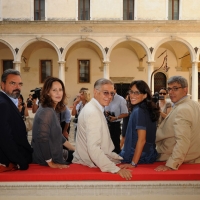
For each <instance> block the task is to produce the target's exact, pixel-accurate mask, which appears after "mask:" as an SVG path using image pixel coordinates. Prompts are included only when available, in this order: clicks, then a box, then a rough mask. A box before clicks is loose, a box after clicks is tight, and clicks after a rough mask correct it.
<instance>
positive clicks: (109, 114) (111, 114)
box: [106, 111, 115, 122]
mask: <svg viewBox="0 0 200 200" xmlns="http://www.w3.org/2000/svg"><path fill="white" fill-rule="evenodd" d="M111 116H112V117H115V113H114V112H110V111H107V112H106V119H107V121H108V122H110V119H111Z"/></svg>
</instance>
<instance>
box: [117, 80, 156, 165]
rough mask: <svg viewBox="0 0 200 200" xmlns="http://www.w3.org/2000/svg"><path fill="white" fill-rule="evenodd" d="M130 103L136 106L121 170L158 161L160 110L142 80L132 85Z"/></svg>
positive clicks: (128, 131)
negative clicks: (157, 146) (157, 137)
mask: <svg viewBox="0 0 200 200" xmlns="http://www.w3.org/2000/svg"><path fill="white" fill-rule="evenodd" d="M129 94H130V101H131V104H132V105H134V108H133V110H132V112H131V115H130V118H129V122H128V126H127V130H126V138H125V143H124V148H123V149H122V151H121V153H120V156H122V157H123V160H122V163H127V164H123V165H121V166H120V167H121V168H129V167H136V166H137V164H141V163H153V162H154V161H156V157H157V152H156V149H155V148H156V145H155V138H156V122H157V120H158V118H159V108H157V107H156V104H155V103H154V102H153V101H152V95H151V91H150V89H149V86H148V85H147V84H146V83H145V82H144V81H142V80H138V81H133V82H132V83H131V84H130V90H129Z"/></svg>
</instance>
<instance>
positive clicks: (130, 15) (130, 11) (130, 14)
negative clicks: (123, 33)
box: [123, 0, 134, 20]
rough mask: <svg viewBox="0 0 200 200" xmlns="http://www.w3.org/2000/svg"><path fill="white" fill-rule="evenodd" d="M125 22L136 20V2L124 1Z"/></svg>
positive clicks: (131, 0) (132, 0)
mask: <svg viewBox="0 0 200 200" xmlns="http://www.w3.org/2000/svg"><path fill="white" fill-rule="evenodd" d="M123 20H134V0H124V1H123Z"/></svg>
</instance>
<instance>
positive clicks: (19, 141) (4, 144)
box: [0, 91, 32, 170]
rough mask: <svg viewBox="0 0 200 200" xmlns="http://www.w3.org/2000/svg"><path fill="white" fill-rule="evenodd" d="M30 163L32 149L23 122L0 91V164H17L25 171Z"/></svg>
mask: <svg viewBox="0 0 200 200" xmlns="http://www.w3.org/2000/svg"><path fill="white" fill-rule="evenodd" d="M31 162H32V148H31V146H30V144H29V143H28V140H27V133H26V127H25V124H24V121H23V119H22V117H21V115H20V113H19V111H18V109H17V107H16V106H15V105H14V103H13V102H12V101H11V99H10V98H9V97H8V96H7V95H5V94H4V93H3V92H1V91H0V163H1V164H5V165H6V166H8V165H9V163H13V164H18V165H19V166H20V169H21V170H25V169H28V164H29V163H31Z"/></svg>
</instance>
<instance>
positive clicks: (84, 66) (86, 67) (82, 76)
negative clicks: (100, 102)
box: [78, 60, 90, 83]
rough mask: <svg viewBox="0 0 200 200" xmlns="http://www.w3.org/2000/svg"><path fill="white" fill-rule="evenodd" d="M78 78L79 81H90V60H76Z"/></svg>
mask: <svg viewBox="0 0 200 200" xmlns="http://www.w3.org/2000/svg"><path fill="white" fill-rule="evenodd" d="M78 80H79V83H89V82H90V61H89V60H78Z"/></svg>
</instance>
